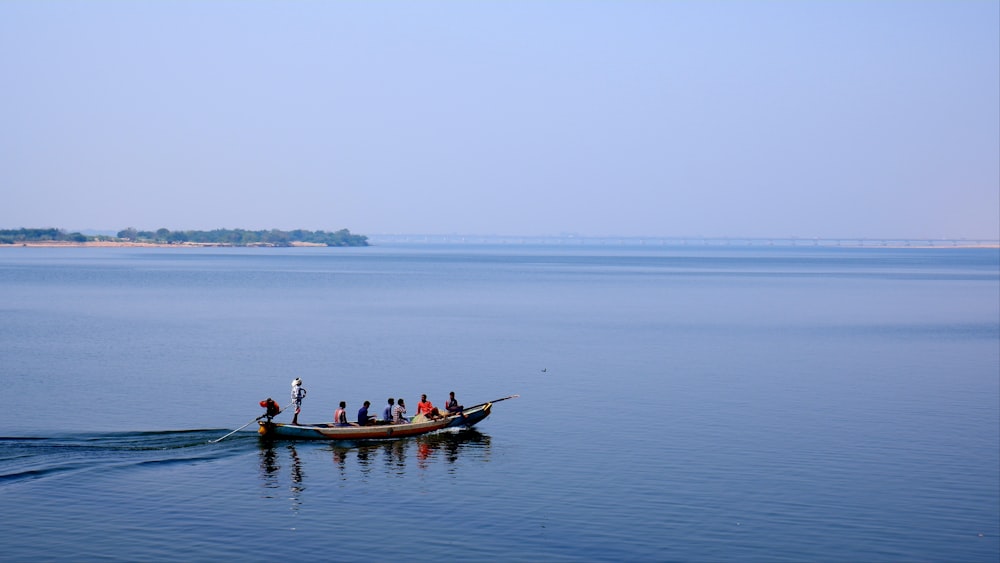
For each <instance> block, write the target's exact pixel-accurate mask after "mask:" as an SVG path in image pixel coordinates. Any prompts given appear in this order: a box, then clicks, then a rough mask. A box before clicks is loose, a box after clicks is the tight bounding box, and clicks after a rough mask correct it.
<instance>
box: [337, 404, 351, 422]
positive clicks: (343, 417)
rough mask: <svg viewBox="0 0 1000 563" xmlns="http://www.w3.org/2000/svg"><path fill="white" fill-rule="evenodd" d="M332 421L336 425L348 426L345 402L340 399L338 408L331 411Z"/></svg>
mask: <svg viewBox="0 0 1000 563" xmlns="http://www.w3.org/2000/svg"><path fill="white" fill-rule="evenodd" d="M333 423H334V424H336V425H337V426H350V424H349V423H348V422H347V402H346V401H341V402H340V408H339V409H337V410H336V411H335V412H334V413H333Z"/></svg>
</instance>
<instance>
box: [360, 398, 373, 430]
mask: <svg viewBox="0 0 1000 563" xmlns="http://www.w3.org/2000/svg"><path fill="white" fill-rule="evenodd" d="M370 406H372V404H371V403H370V402H368V401H365V404H364V405H362V406H361V408H360V409H358V426H367V425H368V424H370V423H371V419H373V418H375V417H373V416H368V407H370Z"/></svg>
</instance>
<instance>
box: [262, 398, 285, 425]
mask: <svg viewBox="0 0 1000 563" xmlns="http://www.w3.org/2000/svg"><path fill="white" fill-rule="evenodd" d="M260 406H262V407H264V408H265V409H266V412H265V414H264V416H266V417H267V420H268V422H270V421H271V419H272V418H274V417H276V416H278V413H280V412H281V407H279V406H278V403H275V402H274V399H272V398H271V397H268V398H267V400H266V401H261V402H260Z"/></svg>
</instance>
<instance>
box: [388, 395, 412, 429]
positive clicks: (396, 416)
mask: <svg viewBox="0 0 1000 563" xmlns="http://www.w3.org/2000/svg"><path fill="white" fill-rule="evenodd" d="M407 422H409V419H407V418H406V403H405V402H404V401H403V398H402V397H400V398H399V400H398V401H396V406H394V407H392V423H393V424H406V423H407Z"/></svg>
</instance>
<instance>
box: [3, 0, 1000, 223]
mask: <svg viewBox="0 0 1000 563" xmlns="http://www.w3.org/2000/svg"><path fill="white" fill-rule="evenodd" d="M998 35H1000V3H998V2H995V1H957V0H948V1H941V2H935V1H920V2H910V1H906V2H893V1H872V2H840V1H837V2H812V1H808V2H806V1H803V2H792V1H773V2H763V1H746V2H711V1H705V2H703V1H687V2H654V1H628V0H623V1H610V0H608V1H583V0H581V1H576V2H569V1H547V0H529V1H523V2H518V1H503V2H499V1H458V0H456V1H447V2H431V1H423V0H406V1H398V2H395V1H351V2H344V1H308V2H306V1H280V2H279V1H264V2H262V1H210V2H193V1H169V2H166V1H142V2H125V1H109V2H95V1H87V0H81V1H74V2H37V1H3V2H0V77H2V78H0V80H2V87H0V190H2V191H0V228H19V227H48V226H54V227H61V228H66V229H69V230H79V229H111V230H118V229H123V228H125V227H129V226H134V227H136V228H139V229H156V228H160V227H166V228H169V229H213V228H219V227H228V228H248V229H264V228H279V229H292V228H305V229H325V230H332V229H340V228H349V229H351V230H352V231H353V232H357V233H361V234H376V233H465V234H504V235H542V234H558V233H577V234H581V235H593V236H604V235H623V236H628V235H642V236H675V235H676V236H775V237H778V236H781V237H783V236H800V237H831V238H832V237H842V236H845V237H846V236H857V237H863V236H869V237H913V238H921V237H933V238H958V237H965V238H990V239H995V238H998V237H1000V38H998Z"/></svg>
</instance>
